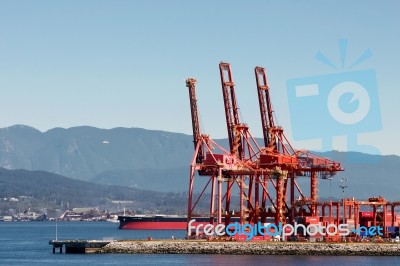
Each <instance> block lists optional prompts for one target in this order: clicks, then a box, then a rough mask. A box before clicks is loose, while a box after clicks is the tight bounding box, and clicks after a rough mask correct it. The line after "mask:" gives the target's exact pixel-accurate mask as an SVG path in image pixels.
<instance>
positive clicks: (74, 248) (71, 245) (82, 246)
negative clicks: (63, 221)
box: [49, 240, 112, 253]
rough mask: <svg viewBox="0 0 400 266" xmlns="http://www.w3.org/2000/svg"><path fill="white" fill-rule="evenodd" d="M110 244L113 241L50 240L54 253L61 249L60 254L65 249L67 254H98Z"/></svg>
mask: <svg viewBox="0 0 400 266" xmlns="http://www.w3.org/2000/svg"><path fill="white" fill-rule="evenodd" d="M110 242H112V241H101V240H50V241H49V245H52V246H53V253H56V249H60V253H62V252H63V247H65V253H96V252H98V251H100V249H101V248H103V247H104V246H106V245H107V244H109V243H110Z"/></svg>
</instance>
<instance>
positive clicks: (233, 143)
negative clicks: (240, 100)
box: [219, 62, 243, 159]
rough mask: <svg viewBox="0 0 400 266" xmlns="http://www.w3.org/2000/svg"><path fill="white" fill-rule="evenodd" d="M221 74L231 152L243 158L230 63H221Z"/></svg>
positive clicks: (237, 109)
mask: <svg viewBox="0 0 400 266" xmlns="http://www.w3.org/2000/svg"><path fill="white" fill-rule="evenodd" d="M219 71H220V76H221V85H222V95H223V98H224V108H225V117H226V126H227V130H228V139H229V147H230V149H231V153H232V154H234V155H237V156H238V157H239V158H241V159H242V158H243V147H242V141H241V139H240V133H239V132H237V127H238V126H239V125H240V120H239V108H238V105H237V102H236V95H235V84H234V82H233V80H232V71H231V67H230V65H229V64H228V63H223V62H221V63H220V64H219Z"/></svg>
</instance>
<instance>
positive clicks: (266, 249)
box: [100, 241, 400, 256]
mask: <svg viewBox="0 0 400 266" xmlns="http://www.w3.org/2000/svg"><path fill="white" fill-rule="evenodd" d="M100 252H101V253H136V254H137V253H142V254H143V253H144V254H236V255H239V254H243V255H331V256H332V255H340V256H400V245H399V244H376V243H293V242H292V243H290V242H206V241H115V242H111V243H110V244H108V245H107V246H105V247H103V248H102V249H101V250H100Z"/></svg>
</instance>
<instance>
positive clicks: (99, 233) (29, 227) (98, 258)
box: [0, 222, 400, 266]
mask: <svg viewBox="0 0 400 266" xmlns="http://www.w3.org/2000/svg"><path fill="white" fill-rule="evenodd" d="M117 228H118V224H116V223H109V222H58V223H57V237H58V239H59V240H62V239H98V240H101V239H104V238H107V239H110V238H113V239H146V238H147V237H153V238H154V239H170V238H171V237H172V236H174V237H176V238H183V237H184V235H185V231H175V230H173V231H169V230H162V231H145V230H143V231H142V230H139V231H136V230H118V229H117ZM55 237H56V223H55V222H0V265H28V264H29V265H84V264H86V265H126V264H128V265H136V264H137V265H249V266H250V265H318V266H323V265H327V266H330V265H334V266H338V265H360V266H361V265H379V266H384V265H400V258H399V257H343V256H266V255H259V256H249V255H181V254H179V255H174V254H171V255H164V254H163V255H158V254H157V255H147V254H143V255H142V254H140V255H136V254H59V253H56V254H53V253H52V246H50V245H49V244H48V242H49V240H52V239H55ZM57 251H58V250H57Z"/></svg>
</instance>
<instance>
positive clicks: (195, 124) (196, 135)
mask: <svg viewBox="0 0 400 266" xmlns="http://www.w3.org/2000/svg"><path fill="white" fill-rule="evenodd" d="M186 87H188V88H189V99H190V111H191V114H192V128H193V144H194V148H195V149H196V147H197V143H198V142H199V140H200V123H199V114H198V111H197V98H196V79H194V78H188V79H186ZM203 160H204V151H203V147H202V145H200V147H199V152H198V154H197V157H196V162H197V163H201V162H203Z"/></svg>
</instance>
